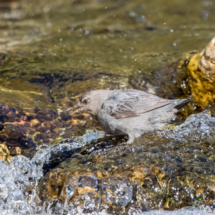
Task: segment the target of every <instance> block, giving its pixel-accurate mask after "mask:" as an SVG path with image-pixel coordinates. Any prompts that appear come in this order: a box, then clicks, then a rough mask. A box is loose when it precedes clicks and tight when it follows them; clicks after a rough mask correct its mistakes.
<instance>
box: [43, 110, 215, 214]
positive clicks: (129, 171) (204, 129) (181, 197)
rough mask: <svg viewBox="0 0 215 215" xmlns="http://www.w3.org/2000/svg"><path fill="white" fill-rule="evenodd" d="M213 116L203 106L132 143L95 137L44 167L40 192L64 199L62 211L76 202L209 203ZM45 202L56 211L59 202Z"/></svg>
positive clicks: (121, 205)
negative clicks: (93, 141)
mask: <svg viewBox="0 0 215 215" xmlns="http://www.w3.org/2000/svg"><path fill="white" fill-rule="evenodd" d="M214 121H215V120H214V117H213V116H211V114H210V112H208V111H205V112H202V113H200V114H196V115H191V116H190V117H189V118H188V119H187V120H186V121H185V122H184V123H183V124H181V125H179V126H176V127H175V128H174V129H165V130H163V131H162V132H160V133H159V132H158V133H156V134H155V133H154V134H146V135H143V136H142V137H141V138H139V139H137V140H135V141H134V143H133V144H131V145H124V144H123V143H121V144H120V143H118V144H117V145H116V144H112V145H109V146H111V147H109V148H103V147H101V146H102V144H100V145H99V142H100V141H101V142H103V143H104V142H105V140H100V141H98V142H97V143H96V145H97V147H95V148H94V149H93V150H88V151H87V153H86V151H85V153H83V151H80V152H77V153H75V154H74V155H72V156H71V158H69V159H66V160H65V161H64V162H62V163H60V164H59V165H58V166H57V167H56V168H54V169H53V170H51V171H50V172H49V173H47V174H46V176H45V177H44V178H43V179H42V180H41V182H40V185H39V187H40V194H39V196H40V198H42V199H43V200H42V201H45V199H49V200H50V199H56V201H57V202H60V204H61V205H62V207H63V205H67V206H66V208H64V209H65V211H73V212H75V211H76V212H77V211H78V210H79V209H80V208H81V209H82V210H83V211H85V212H93V211H94V212H95V211H102V210H105V211H106V212H108V213H110V214H112V213H116V214H130V213H132V212H135V211H145V210H152V209H161V208H163V209H166V210H174V209H177V208H181V207H185V206H192V205H193V204H195V203H196V202H198V204H199V206H198V207H199V208H200V207H202V206H209V207H212V204H213V199H214V180H215V177H214V176H215V171H214V169H215V166H214V161H215V157H214V156H213V154H214V153H215V152H214V141H213V140H214V138H215V136H214V135H215V130H214V129H213V127H214ZM109 141H111V140H109ZM208 147H210V150H207V148H208ZM84 150H86V149H84ZM69 187H70V189H69ZM66 190H67V192H66ZM68 190H69V191H68ZM68 193H70V194H71V198H70V194H68ZM91 193H93V194H91ZM67 199H69V203H68V202H67ZM65 202H67V203H65ZM86 202H87V203H86ZM85 203H86V204H85ZM50 204H51V208H52V210H51V211H52V213H54V212H56V211H57V209H56V207H58V206H59V205H58V206H57V204H56V202H55V203H50ZM61 209H62V208H61Z"/></svg>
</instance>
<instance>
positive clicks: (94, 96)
mask: <svg viewBox="0 0 215 215" xmlns="http://www.w3.org/2000/svg"><path fill="white" fill-rule="evenodd" d="M110 92H111V91H110V90H93V91H90V92H88V93H85V94H83V95H82V96H81V97H80V98H79V101H78V102H77V103H76V104H75V105H74V106H73V107H71V108H69V109H67V110H71V109H76V108H78V109H77V110H76V111H74V112H73V113H72V114H75V113H83V112H85V113H89V114H92V115H96V114H97V113H98V111H99V110H100V108H101V106H102V104H103V103H104V101H105V100H106V99H107V98H108V97H109V95H110Z"/></svg>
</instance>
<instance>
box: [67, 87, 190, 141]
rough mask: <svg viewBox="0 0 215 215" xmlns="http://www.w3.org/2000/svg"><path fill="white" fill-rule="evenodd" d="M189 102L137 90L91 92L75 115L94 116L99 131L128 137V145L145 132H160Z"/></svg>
mask: <svg viewBox="0 0 215 215" xmlns="http://www.w3.org/2000/svg"><path fill="white" fill-rule="evenodd" d="M190 101H191V99H178V100H168V99H162V98H159V97H157V96H155V95H152V94H149V93H146V92H144V91H140V90H134V89H127V90H93V91H90V92H88V93H85V94H83V95H82V96H81V97H80V99H79V101H78V102H77V103H76V105H75V106H74V107H72V108H69V109H68V110H70V109H74V108H79V109H77V110H76V111H74V112H73V113H72V114H74V113H81V112H86V113H90V114H92V115H94V116H97V118H98V121H99V123H100V125H101V127H102V129H103V130H104V131H105V132H106V133H108V134H112V135H128V137H129V139H128V141H127V143H129V144H130V143H132V142H133V141H134V139H135V138H138V137H140V136H141V135H142V134H144V133H146V132H151V131H155V130H160V129H162V128H163V127H164V126H165V124H166V123H167V122H168V121H170V120H171V119H172V118H173V117H174V114H175V113H176V112H177V110H179V109H180V108H182V107H183V106H185V105H186V104H188V103H189V102H190Z"/></svg>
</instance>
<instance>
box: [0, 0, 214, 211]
mask: <svg viewBox="0 0 215 215" xmlns="http://www.w3.org/2000/svg"><path fill="white" fill-rule="evenodd" d="M214 22H215V1H214V0H211V1H210V0H205V1H203V0H195V1H194V0H171V1H170V0H150V1H148V0H55V1H53V0H18V1H13V0H11V1H4V0H0V98H1V99H0V122H2V123H4V129H0V130H1V131H0V141H1V142H4V141H6V142H5V144H6V146H7V147H8V149H9V150H10V152H7V153H9V154H7V153H6V152H4V153H3V152H2V153H3V154H4V155H1V156H5V157H1V159H4V160H8V161H9V160H10V159H11V156H15V155H18V154H22V155H26V156H28V157H29V158H32V157H33V155H34V154H35V148H36V147H38V146H39V145H42V144H55V143H57V142H59V141H61V140H62V139H64V138H68V137H71V136H72V135H74V134H75V135H82V134H83V133H84V130H85V129H86V128H97V129H99V125H98V124H97V122H96V121H95V120H93V119H92V118H91V116H89V115H88V114H83V115H79V116H76V115H74V116H72V117H71V116H69V114H68V113H66V112H64V110H65V109H66V108H68V107H70V106H71V105H73V104H74V101H75V100H76V98H77V97H78V96H80V95H81V94H82V93H84V92H87V91H89V90H93V89H127V88H135V89H142V90H147V91H148V92H150V93H155V94H158V95H159V96H162V97H165V98H178V97H183V95H182V93H181V92H180V90H178V89H176V88H174V86H175V85H174V84H175V81H177V80H175V79H170V78H169V77H174V74H175V73H176V70H177V68H178V65H179V62H181V60H184V59H186V57H187V56H191V55H192V54H193V53H196V52H199V51H201V50H202V49H203V48H205V46H206V45H207V44H208V42H209V41H210V40H211V38H212V37H213V36H214V32H215V26H214ZM167 83H168V84H167ZM169 86H173V87H170V88H171V89H169V88H168V87H169ZM212 113H213V114H214V113H215V111H214V109H213V105H212ZM0 127H1V126H0ZM202 129H203V130H204V129H205V128H202ZM207 129H208V128H207ZM204 132H205V130H204ZM206 133H207V132H206ZM150 135H151V134H150ZM150 135H149V136H146V137H145V139H144V137H143V140H140V141H139V142H135V143H134V144H133V145H132V146H129V147H127V146H126V145H123V144H122V142H123V140H118V139H117V140H116V141H115V142H114V143H111V144H110V143H109V142H105V143H104V144H103V143H102V144H99V143H97V145H96V146H95V147H94V148H91V147H88V146H87V147H85V148H81V149H80V150H79V151H78V152H77V153H76V154H74V155H73V157H72V158H68V159H67V160H65V161H64V162H63V163H61V164H59V165H58V166H57V167H59V168H57V169H55V170H54V171H53V172H52V174H55V173H56V172H57V173H56V174H59V172H58V171H59V169H64V170H62V174H64V173H65V172H66V171H71V172H75V171H82V173H83V172H84V174H85V173H86V172H87V171H88V172H94V173H93V174H95V171H98V172H99V171H100V170H102V171H103V172H102V174H103V175H102V174H101V175H100V176H98V175H97V176H96V177H98V181H100V182H101V180H103V179H104V178H105V177H109V176H108V174H112V173H113V172H114V171H115V170H116V171H118V172H119V175H118V176H119V177H128V178H129V177H130V178H129V180H131V176H129V174H130V173H131V172H132V171H136V172H137V173H132V174H139V173H140V172H141V171H143V169H145V168H146V169H147V171H148V172H147V174H148V175H144V176H141V177H142V178H141V177H140V176H138V177H140V178H141V180H143V178H144V182H143V183H142V182H140V185H135V186H136V188H135V189H136V191H138V189H139V188H137V187H138V186H140V187H141V189H143V188H144V189H145V188H147V189H148V190H147V189H146V190H145V191H143V193H141V194H139V195H140V196H141V198H142V199H144V195H145V196H146V197H145V198H149V199H151V200H150V201H148V202H149V203H148V204H149V206H148V209H160V208H164V209H169V210H172V209H175V208H180V207H184V206H193V202H201V205H210V206H211V205H213V204H214V203H213V199H214V192H215V191H214V187H212V188H211V189H210V192H209V191H207V189H208V186H209V187H210V186H212V185H211V184H209V185H208V184H207V183H209V182H210V183H212V182H214V180H215V179H214V175H215V174H214V157H213V153H212V152H213V151H212V150H213V147H214V145H213V141H214V139H213V138H214V136H213V135H212V137H211V138H212V139H210V140H205V141H202V142H198V141H199V140H195V138H194V139H192V141H191V143H190V142H189V141H188V142H186V143H183V144H181V142H180V141H181V140H178V139H177V138H176V139H175V140H174V141H175V142H174V141H173V142H171V140H169V139H168V141H167V140H165V139H162V138H161V139H154V136H152V137H151V136H150ZM170 139H171V138H170ZM152 140H153V141H152ZM117 141H118V142H120V144H121V145H119V146H118V145H117V143H118V142H117ZM147 141H148V142H147ZM116 142H117V143H116ZM182 142H183V141H182ZM143 143H144V144H143ZM166 143H167V144H166ZM150 144H151V145H150ZM171 144H172V146H171ZM143 145H144V146H143ZM15 147H19V149H17V148H15ZM114 147H115V148H114ZM79 148H80V147H79ZM112 148H114V150H113V149H112ZM8 149H7V150H8ZM106 149H107V150H106ZM1 150H2V149H1ZM4 150H6V149H4ZM7 150H6V151H7ZM17 150H21V151H20V152H18V151H17ZM132 150H133V151H132ZM135 150H136V151H135ZM134 153H136V154H135V155H136V157H135V156H134ZM167 157H168V159H170V160H168V162H167ZM144 162H145V164H144ZM4 165H6V164H4ZM11 165H12V164H11ZM153 165H154V166H153ZM156 165H157V166H156ZM55 167H56V165H55ZM110 167H111V168H112V169H110V171H109V169H108V168H110ZM8 168H9V167H8ZM120 168H121V169H123V168H124V169H123V170H121V169H120ZM126 168H127V169H126ZM129 168H130V169H129ZM132 168H133V169H132ZM153 168H154V169H153ZM193 169H194V170H193ZM55 171H56V172H55ZM120 171H121V172H120ZM126 171H127V173H126ZM129 171H131V172H129ZM144 171H145V170H144ZM144 171H143V172H142V173H141V174H145V173H144ZM156 171H157V172H156ZM108 172H111V173H108ZM128 172H129V174H128ZM190 172H192V174H189V173H190ZM71 174H73V173H71ZM80 174H81V173H80ZM80 174H79V173H77V175H80ZM105 174H106V176H105ZM114 174H115V173H113V175H111V177H112V176H113V177H116V175H114ZM120 174H121V175H120ZM159 174H160V175H159ZM205 175H206V176H207V177H206V176H205ZM72 176H74V175H72ZM47 177H48V176H47ZM56 177H59V175H57V176H56ZM135 177H136V176H135ZM135 177H134V178H135ZM64 179H65V178H64ZM44 180H46V185H48V184H49V183H53V182H52V181H51V182H50V180H51V179H50V180H48V179H47V178H46V179H44ZM93 180H94V179H93ZM96 180H97V179H96ZM111 180H112V179H111ZM113 180H115V179H113ZM117 180H118V179H117ZM123 180H124V181H123V182H122V183H121V184H123V183H127V181H126V180H128V179H123ZM138 180H139V179H138ZM159 180H160V181H159ZM74 181H75V180H74ZM100 182H99V183H100ZM56 183H57V182H56ZM74 183H75V182H74ZM101 183H103V182H101ZM108 183H109V182H108ZM114 183H115V182H114ZM116 183H117V182H116ZM168 183H169V184H168ZM171 183H172V184H171ZM110 184H111V182H110ZM178 184H179V185H178ZM199 184H200V185H201V186H200V185H199ZM176 185H177V186H179V187H180V189H181V190H182V191H183V192H182V191H181V193H178V191H177V190H174V189H175V186H176ZM41 186H42V185H41ZM99 186H100V185H99ZM123 186H124V185H123ZM144 186H145V187H144ZM156 186H157V187H156ZM168 186H170V188H171V189H172V190H171V189H170V188H169V190H168V189H167V188H165V187H168ZM198 186H199V187H198ZM62 187H63V186H61V188H60V185H59V187H58V188H57V189H58V190H59V189H63V188H62ZM142 187H143V188H142ZM52 188H53V187H52ZM45 189H47V187H46V188H44V190H45ZM93 189H94V188H93ZM105 189H108V188H105ZM110 189H112V188H110ZM141 189H140V190H141ZM159 189H160V190H161V193H162V194H159V195H158V194H157V192H158V190H159ZM186 189H188V191H189V192H188V191H187V190H186ZM163 190H165V191H163ZM49 191H50V190H49ZM136 191H135V192H136ZM53 192H54V194H53V193H51V191H50V193H51V194H50V193H49V194H47V196H49V197H50V196H51V197H53V196H56V195H57V194H56V193H55V191H53ZM56 192H57V191H56ZM132 192H134V191H132ZM144 192H146V193H144ZM150 192H151V193H150ZM168 192H169V193H168ZM155 193H156V195H155ZM183 193H185V194H183ZM52 194H53V196H52ZM58 194H59V192H58ZM182 194H183V195H184V199H183V197H181V198H182V200H181V199H180V198H179V196H180V195H182ZM191 194H192V195H194V196H195V195H196V197H195V198H196V199H195V198H192V195H191ZM44 195H45V194H44ZM99 195H100V194H99ZM132 195H133V194H132ZM186 195H188V197H189V198H188V197H187V196H186ZM190 195H191V196H190ZM58 196H59V195H58ZM40 197H41V196H40ZM23 198H24V197H23ZM41 198H42V197H41ZM53 198H54V197H53ZM129 198H130V197H129ZM129 198H128V199H129ZM132 198H133V197H132ZM135 198H136V197H135ZM153 198H154V199H153ZM159 198H160V199H159ZM186 198H188V199H186ZM130 199H131V198H130ZM158 199H159V201H158ZM178 199H180V201H181V202H180V201H179V200H178ZM194 200H195V201H194ZM159 202H161V203H159ZM141 204H142V203H141ZM158 204H160V205H158ZM194 206H196V205H194ZM114 207H115V206H114ZM123 207H124V206H123ZM135 207H136V206H135ZM141 207H142V206H141ZM212 208H213V207H212ZM113 210H115V209H113ZM126 210H127V209H126ZM137 211H138V210H137ZM137 211H136V212H137ZM121 212H122V211H121ZM121 212H120V213H121ZM127 212H128V211H127ZM130 214H132V212H130Z"/></svg>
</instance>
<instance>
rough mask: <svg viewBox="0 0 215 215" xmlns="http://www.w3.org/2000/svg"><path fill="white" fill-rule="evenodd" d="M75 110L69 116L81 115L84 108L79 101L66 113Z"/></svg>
mask: <svg viewBox="0 0 215 215" xmlns="http://www.w3.org/2000/svg"><path fill="white" fill-rule="evenodd" d="M76 108H78V109H77V110H75V111H73V112H72V114H71V115H73V114H76V113H81V112H83V111H84V107H83V105H82V104H81V103H80V102H79V101H78V102H77V103H76V104H75V105H74V106H72V107H71V108H68V109H66V111H69V110H72V109H76Z"/></svg>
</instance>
